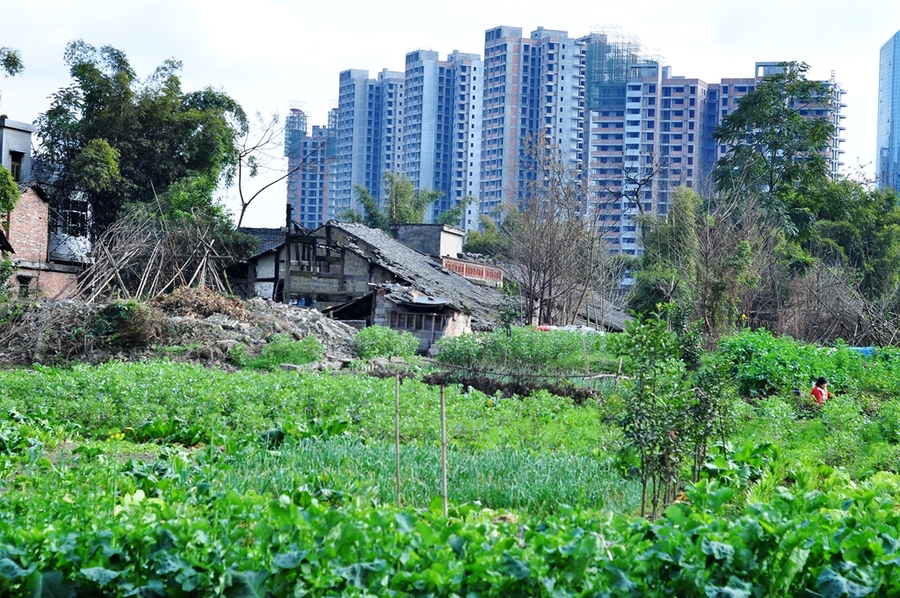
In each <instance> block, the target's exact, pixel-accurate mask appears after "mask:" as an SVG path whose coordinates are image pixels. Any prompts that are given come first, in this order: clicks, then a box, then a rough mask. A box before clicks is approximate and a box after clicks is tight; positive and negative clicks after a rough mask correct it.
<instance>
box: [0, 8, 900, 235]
mask: <svg viewBox="0 0 900 598" xmlns="http://www.w3.org/2000/svg"><path fill="white" fill-rule="evenodd" d="M4 4H5V5H4V6H3V8H2V9H0V46H8V47H12V48H15V49H17V50H19V52H20V53H21V56H22V60H23V61H24V63H25V71H24V72H23V73H22V74H20V75H19V76H17V77H13V78H0V94H2V96H0V113H3V114H7V115H8V116H9V118H11V119H13V120H19V121H25V122H31V121H33V120H34V119H35V118H36V117H37V116H38V114H40V113H41V112H44V111H45V110H46V109H47V107H48V105H49V100H48V99H47V98H48V96H49V95H50V94H52V93H53V92H54V91H56V90H57V89H59V88H61V87H64V86H66V85H68V84H69V83H70V77H69V74H68V71H67V69H66V67H65V65H64V64H63V50H64V48H65V45H66V44H67V43H68V42H69V41H71V40H75V39H83V40H84V41H85V42H87V43H89V44H91V45H93V46H97V47H99V46H104V45H112V46H114V47H116V48H118V49H120V50H122V51H123V52H125V54H126V55H127V56H128V58H129V60H130V62H131V65H132V66H133V67H134V68H135V70H136V71H137V74H138V76H139V77H140V78H142V79H143V78H145V77H147V76H149V75H150V74H151V73H152V72H153V70H154V69H155V68H156V67H157V66H159V65H160V64H161V63H162V62H163V61H164V60H165V59H167V58H175V59H177V60H180V61H182V62H183V64H184V67H183V69H182V72H181V75H182V87H183V89H185V90H186V91H191V90H195V89H199V88H202V87H207V86H212V87H214V88H217V89H220V90H222V91H224V92H226V93H228V94H230V95H231V96H232V97H234V98H235V99H236V100H237V101H238V102H240V103H241V105H242V106H243V107H244V109H245V110H246V111H247V112H248V113H251V114H252V113H254V112H256V111H261V112H263V113H265V114H271V113H273V112H276V111H277V112H279V113H280V114H281V115H284V113H285V112H286V111H287V110H288V109H289V108H290V107H292V106H295V107H300V108H302V109H303V110H304V111H305V112H306V113H307V115H308V116H309V120H310V124H325V120H326V115H327V112H328V110H329V108H331V107H332V106H335V105H336V103H337V86H338V73H339V72H340V71H342V70H344V69H350V68H358V69H367V70H368V71H369V73H370V76H375V74H376V73H377V72H378V71H380V70H381V69H383V68H388V69H390V70H398V71H402V70H403V64H404V57H405V55H406V53H407V52H409V51H411V50H416V49H429V50H436V51H437V52H438V53H439V54H440V56H441V57H442V58H443V57H445V56H446V54H448V53H449V52H452V51H453V50H460V51H462V52H472V53H478V54H482V53H483V51H484V31H485V30H486V29H489V28H492V27H496V26H499V25H509V26H513V27H521V28H522V30H523V33H524V34H525V35H528V33H529V32H531V31H532V30H533V29H536V28H537V27H538V26H543V27H545V28H547V29H562V30H565V31H568V32H569V34H570V35H571V36H573V37H577V36H582V35H586V34H588V33H590V32H591V31H592V30H600V29H609V28H610V27H612V28H616V29H617V30H618V31H620V32H621V33H623V34H626V35H630V36H634V37H636V38H638V39H639V40H640V41H641V42H642V44H643V46H644V48H645V49H646V50H651V51H652V53H655V54H657V55H659V56H661V57H662V58H663V61H664V63H665V64H667V65H669V66H671V67H672V73H673V74H674V75H684V76H687V77H699V78H701V79H704V80H706V81H710V82H712V81H718V80H719V79H721V78H723V77H750V76H753V69H754V63H755V62H757V61H781V60H798V61H804V62H806V63H808V64H809V65H810V67H811V72H810V75H811V77H813V78H817V79H828V78H830V77H831V73H832V71H834V74H835V79H836V80H837V81H838V82H839V83H840V84H841V85H842V86H843V87H844V88H845V89H847V91H848V93H847V94H846V96H845V102H846V104H847V108H846V109H845V110H844V114H846V116H847V118H846V120H845V121H844V124H845V126H846V128H847V130H846V131H845V132H844V138H845V139H846V142H845V143H844V145H843V149H844V150H846V154H845V156H844V161H845V162H846V166H845V170H846V172H848V173H853V172H856V171H857V170H858V168H857V164H858V163H861V164H862V165H864V167H865V165H868V166H867V167H866V168H867V169H868V170H867V173H868V174H869V175H871V174H872V173H873V172H874V167H873V166H871V163H872V162H873V161H874V156H875V126H876V113H877V108H876V105H877V95H878V54H879V50H880V48H881V46H882V45H883V44H884V43H885V42H886V41H887V40H888V38H890V37H891V36H892V35H894V33H896V32H897V31H898V30H900V1H898V0H856V1H851V0H755V2H737V1H734V0H722V1H716V0H645V1H640V0H631V1H627V0H619V1H617V2H607V1H603V0H591V1H588V0H557V1H555V2H533V1H532V2H528V1H525V2H523V1H522V0H516V1H511V0H478V1H474V0H455V1H446V0H444V1H441V2H435V1H433V0H417V1H413V0H333V1H331V2H326V1H321V0H300V1H288V0H255V1H254V2H252V3H251V2H232V1H228V0H217V1H211V0H116V1H112V0H79V1H78V2H74V1H70V0H29V1H28V2H5V3H4ZM276 187H277V190H275V191H273V192H270V193H268V194H267V195H266V196H264V197H262V198H261V200H260V201H259V202H257V203H256V204H254V206H253V207H251V209H250V211H249V212H248V214H247V217H246V218H245V224H247V225H250V226H278V225H279V224H280V223H281V222H282V221H283V218H284V186H283V185H277V186H276ZM232 195H233V193H232ZM229 205H232V206H233V205H234V202H233V201H232V202H231V203H229Z"/></svg>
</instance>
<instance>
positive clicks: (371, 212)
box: [341, 172, 442, 234]
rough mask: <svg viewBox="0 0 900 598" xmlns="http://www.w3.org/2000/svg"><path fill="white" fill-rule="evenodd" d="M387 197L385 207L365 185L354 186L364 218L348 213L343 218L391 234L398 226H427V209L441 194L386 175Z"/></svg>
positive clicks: (406, 180) (388, 174)
mask: <svg viewBox="0 0 900 598" xmlns="http://www.w3.org/2000/svg"><path fill="white" fill-rule="evenodd" d="M384 181H385V187H386V188H387V197H386V198H385V200H384V206H383V207H381V206H379V205H378V200H377V199H375V197H374V196H373V195H372V194H371V193H370V192H369V190H368V189H366V188H365V187H363V186H362V185H356V186H354V188H353V190H354V191H356V195H357V199H358V200H359V203H360V204H361V205H362V207H363V214H362V215H360V214H358V213H352V211H351V212H346V213H344V214H342V215H341V217H342V218H344V219H346V220H350V221H352V222H360V221H361V222H363V223H364V224H365V225H366V226H369V227H371V228H380V229H382V230H383V231H385V232H387V233H388V234H390V230H391V226H393V225H395V224H421V223H423V222H425V212H426V211H427V209H428V206H430V205H431V204H433V203H434V202H435V201H437V200H438V199H440V197H441V195H442V193H441V192H440V191H436V190H434V189H416V188H415V186H414V185H413V184H412V182H411V181H410V180H409V179H408V178H406V175H398V174H395V173H393V172H388V173H385V175H384Z"/></svg>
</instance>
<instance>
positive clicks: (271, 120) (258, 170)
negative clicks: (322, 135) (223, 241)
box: [235, 112, 326, 227]
mask: <svg viewBox="0 0 900 598" xmlns="http://www.w3.org/2000/svg"><path fill="white" fill-rule="evenodd" d="M284 131H285V126H284V124H282V123H281V118H280V116H279V115H278V113H277V112H275V113H273V114H272V115H271V116H269V117H265V116H263V115H262V113H260V112H257V113H256V118H255V125H254V126H252V127H250V129H249V130H248V131H247V134H246V135H245V136H244V139H243V143H242V144H241V150H240V152H239V156H240V160H239V162H238V166H237V176H236V182H235V187H236V188H237V192H238V199H239V200H240V202H241V212H240V214H239V216H238V221H237V225H238V227H240V226H241V224H242V223H243V221H244V215H245V214H246V213H247V209H248V208H249V207H250V204H252V203H253V201H254V200H255V199H256V198H257V197H259V196H260V195H261V194H262V193H263V192H264V191H266V190H267V189H269V188H270V187H272V186H273V185H275V184H277V183H280V182H281V181H283V180H285V179H287V178H288V177H290V176H291V175H292V174H294V173H295V172H298V171H300V170H303V169H304V168H306V167H307V166H308V164H309V163H310V161H311V160H312V159H313V158H314V157H315V156H317V155H318V154H319V153H321V152H323V151H324V150H325V145H326V143H325V142H321V143H319V144H317V145H316V147H314V148H313V149H312V150H310V151H309V152H307V153H306V154H305V155H304V156H303V157H302V158H301V159H300V161H299V162H298V163H297V164H296V165H294V166H292V167H290V168H288V169H287V171H282V166H283V156H282V155H281V150H280V148H281V147H282V139H283V137H284ZM275 164H277V165H278V166H277V167H276V166H275ZM259 177H265V179H264V180H265V181H266V182H265V183H264V184H262V185H261V186H253V185H252V183H251V181H255V180H256V179H258V178H259Z"/></svg>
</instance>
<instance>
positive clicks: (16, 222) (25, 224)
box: [7, 188, 50, 262]
mask: <svg viewBox="0 0 900 598" xmlns="http://www.w3.org/2000/svg"><path fill="white" fill-rule="evenodd" d="M49 215H50V206H48V205H47V202H45V201H44V200H43V199H41V198H40V197H39V196H38V194H37V193H36V192H35V190H34V189H33V188H29V189H28V190H27V191H25V193H23V194H22V196H21V197H20V198H19V203H18V204H17V205H16V208H15V209H14V210H13V211H12V212H10V214H9V234H8V235H7V236H8V237H9V242H10V244H11V245H12V246H13V249H15V250H16V253H15V254H14V255H13V256H12V258H13V260H25V261H28V262H45V261H47V242H48V239H49V233H48V228H47V227H48V218H49Z"/></svg>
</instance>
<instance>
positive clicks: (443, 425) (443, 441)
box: [441, 385, 447, 517]
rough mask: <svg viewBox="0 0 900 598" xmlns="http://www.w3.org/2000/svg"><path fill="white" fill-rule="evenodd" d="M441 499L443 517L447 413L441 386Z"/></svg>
mask: <svg viewBox="0 0 900 598" xmlns="http://www.w3.org/2000/svg"><path fill="white" fill-rule="evenodd" d="M441 497H442V498H443V499H444V517H446V516H447V411H446V409H445V405H444V386H443V385H442V386H441Z"/></svg>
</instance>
